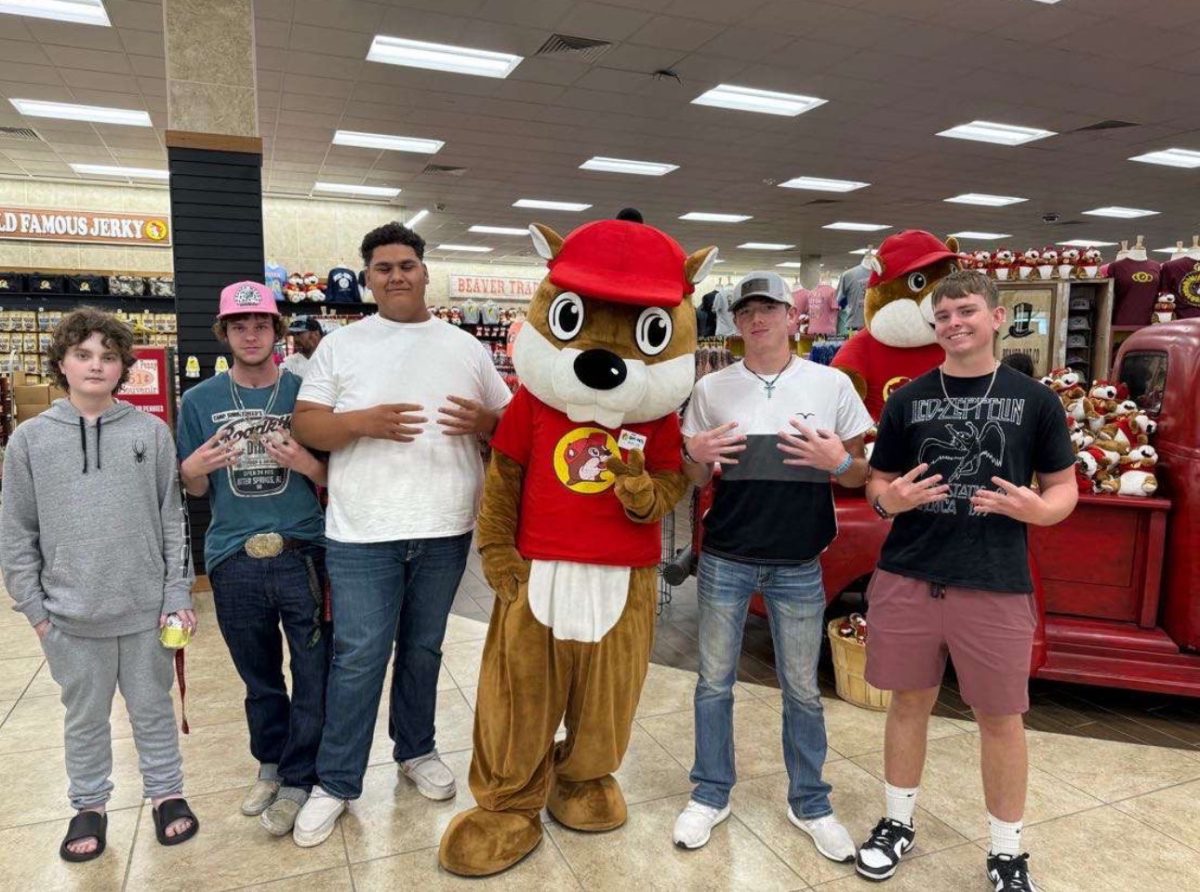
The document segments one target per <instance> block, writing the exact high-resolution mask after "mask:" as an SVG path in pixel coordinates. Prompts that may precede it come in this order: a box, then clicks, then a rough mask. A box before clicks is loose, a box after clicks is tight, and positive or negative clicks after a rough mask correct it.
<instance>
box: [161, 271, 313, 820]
mask: <svg viewBox="0 0 1200 892" xmlns="http://www.w3.org/2000/svg"><path fill="white" fill-rule="evenodd" d="M213 333H214V334H215V335H216V336H217V339H218V340H220V341H221V342H222V343H224V344H226V345H228V347H229V351H230V353H231V354H232V355H233V365H232V367H231V368H230V370H229V371H228V372H227V373H225V374H219V375H214V376H213V377H211V378H209V379H208V380H207V381H203V382H201V383H200V384H197V385H196V386H195V387H193V388H191V389H190V390H189V391H188V392H187V393H186V394H184V397H183V405H182V406H181V408H180V410H179V430H178V440H179V454H180V455H182V456H186V457H185V458H184V459H183V462H182V464H181V465H180V476H181V477H182V479H183V483H184V486H185V487H186V488H187V491H188V493H189V494H190V495H192V496H197V497H199V496H208V501H209V506H210V508H211V511H212V521H211V523H210V524H209V527H208V532H207V534H206V535H205V539H204V559H205V565H206V570H207V572H208V578H209V581H210V582H211V583H212V589H213V603H214V605H215V607H216V611H217V624H218V625H219V626H220V629H221V635H222V636H223V637H224V639H225V643H226V645H227V646H228V647H229V653H230V656H231V657H232V658H233V663H234V666H235V667H236V668H237V671H238V675H240V676H241V678H242V681H243V682H245V685H246V721H247V724H248V725H249V729H250V752H251V753H252V754H253V755H254V758H255V759H257V760H258V762H259V771H258V777H257V779H256V780H255V782H254V783H253V785H252V786H251V787H250V789H249V790H248V791H247V793H246V797H245V799H244V800H243V802H242V813H243V814H245V815H261V816H262V817H261V818H260V822H261V824H262V826H263V827H264V828H265V829H266V830H267V831H268V832H269V833H271V834H273V835H275V836H283V835H285V834H287V833H290V832H291V830H292V825H293V824H294V822H295V819H296V814H297V813H298V812H299V811H300V808H301V806H302V805H303V804H304V802H305V800H307V798H308V793H309V791H310V790H311V789H312V785H313V784H314V783H316V756H317V748H318V746H319V744H320V740H321V725H322V723H323V721H324V711H325V682H326V679H327V677H328V672H329V646H330V638H331V636H330V635H329V634H328V630H327V628H326V626H325V624H324V613H323V606H324V578H325V552H324V542H323V536H324V518H323V517H322V514H321V507H320V504H319V503H318V501H317V494H316V489H315V486H316V485H324V483H325V464H324V462H323V461H321V460H320V459H318V458H317V457H315V456H314V455H313V454H312V453H310V452H309V451H308V450H307V449H305V448H304V447H303V446H301V445H300V444H299V443H298V442H296V440H295V439H294V438H293V437H292V436H291V422H292V411H293V409H294V408H295V404H296V395H297V393H299V391H300V378H299V377H297V376H296V375H293V374H292V373H291V372H289V371H287V370H286V369H284V368H280V367H277V366H276V365H275V362H274V358H273V350H274V345H275V342H276V341H278V340H281V339H282V338H283V336H284V327H283V321H282V319H281V318H280V315H279V309H278V307H277V306H276V305H275V295H274V294H273V293H272V291H271V290H270V289H269V288H267V287H266V286H265V285H261V284H259V283H258V282H235V283H233V284H232V285H229V286H228V287H226V288H225V289H224V290H223V291H222V292H221V302H220V306H219V309H218V312H217V320H216V324H215V325H213ZM280 625H282V626H283V633H284V635H286V636H287V641H288V650H289V651H290V654H291V662H290V667H291V672H292V689H291V695H290V697H289V695H288V690H287V687H286V686H285V685H284V679H283V669H282V666H283V646H282V639H281V637H280V634H279V628H280Z"/></svg>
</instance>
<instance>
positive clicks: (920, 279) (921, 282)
mask: <svg viewBox="0 0 1200 892" xmlns="http://www.w3.org/2000/svg"><path fill="white" fill-rule="evenodd" d="M928 284H929V280H928V279H926V278H925V274H924V273H913V274H912V275H911V276H909V277H908V288H909V290H910V291H912V293H913V294H918V293H920V292H921V291H924V290H925V286H926V285H928Z"/></svg>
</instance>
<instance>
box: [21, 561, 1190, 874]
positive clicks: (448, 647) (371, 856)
mask: <svg viewBox="0 0 1200 892" xmlns="http://www.w3.org/2000/svg"><path fill="white" fill-rule="evenodd" d="M475 569H477V567H476V568H473V571H472V572H471V573H468V574H467V578H466V580H465V581H464V591H463V592H462V593H460V599H459V601H458V602H456V607H455V614H454V615H452V616H451V617H450V622H449V627H448V630H447V636H446V644H445V648H444V650H445V654H446V656H445V663H444V667H443V671H442V675H441V679H440V682H439V686H438V687H439V693H438V741H439V746H440V748H441V750H442V752H443V753H444V754H445V756H446V761H447V763H448V764H449V765H450V767H451V768H452V769H453V770H454V771H455V773H456V774H457V775H458V777H459V778H460V779H463V782H462V783H461V784H460V788H459V793H458V797H457V799H456V800H454V801H451V802H446V803H435V802H430V801H428V800H426V799H423V798H422V797H421V796H419V795H418V794H417V793H416V792H415V791H414V790H413V789H412V788H411V787H410V786H409V785H408V784H407V783H406V782H404V781H402V780H398V779H397V776H396V772H395V770H394V769H393V768H392V766H391V762H390V758H389V748H388V743H389V741H388V739H387V730H386V726H385V724H384V722H379V723H378V724H377V726H376V734H375V740H374V746H373V748H372V752H371V759H370V766H369V768H368V770H367V776H366V783H365V789H364V793H363V797H362V798H361V799H360V800H358V801H357V802H355V803H354V804H353V806H352V807H351V809H350V811H349V813H348V815H347V816H346V817H345V818H344V819H343V820H342V821H341V823H340V825H339V827H338V829H337V830H336V832H335V833H334V835H333V837H332V838H331V839H330V840H329V842H328V843H326V844H325V845H323V846H320V847H318V848H315V849H299V848H297V847H296V846H295V845H293V844H292V842H291V841H290V839H282V840H278V839H274V838H271V837H269V836H267V835H266V834H265V833H264V832H262V831H261V830H260V829H259V828H258V826H257V823H256V821H255V820H254V819H252V818H245V817H242V815H241V814H240V813H239V812H238V808H237V806H238V803H239V802H240V799H241V795H242V790H243V788H244V786H245V785H246V784H247V782H248V781H249V780H250V779H251V778H252V777H253V774H254V767H255V766H254V763H253V761H252V760H251V758H250V756H249V753H248V752H247V747H246V732H245V727H244V721H243V716H242V707H241V696H242V689H241V685H240V683H239V681H238V680H237V677H236V675H235V674H234V671H233V667H232V665H231V663H230V661H229V657H228V654H227V653H226V651H225V649H224V646H223V644H222V642H221V640H220V637H219V635H218V634H217V633H216V625H215V620H214V617H213V615H212V606H211V600H210V599H209V598H208V597H207V596H206V595H200V596H199V599H198V604H199V609H200V613H201V622H202V630H201V633H200V635H199V636H198V637H197V638H196V639H195V641H194V642H193V644H192V645H191V646H190V647H189V650H188V667H189V676H188V678H189V698H188V716H189V719H190V721H191V726H192V733H191V734H190V735H189V736H187V737H185V738H183V744H182V746H183V752H184V769H185V773H186V778H187V793H188V797H189V800H190V801H191V803H192V806H193V808H194V809H195V810H196V813H197V814H198V815H199V816H200V818H201V820H202V822H203V828H202V830H201V833H200V834H199V836H198V837H197V838H196V839H195V840H194V841H192V842H189V843H188V844H186V845H183V846H179V847H178V848H171V849H167V848H163V847H161V846H159V845H158V844H157V843H156V842H155V840H154V833H153V825H152V822H151V819H150V812H149V808H148V807H147V806H146V804H145V803H143V802H142V801H141V800H140V799H139V793H140V782H139V778H138V772H137V755H136V752H135V750H134V747H133V741H132V740H131V735H130V732H129V727H128V722H127V719H126V715H125V711H124V707H123V704H122V703H121V702H120V699H119V697H118V699H117V702H116V704H115V705H114V710H113V737H114V743H113V750H114V781H115V783H116V790H115V793H114V796H113V800H112V803H111V814H112V817H111V819H110V823H109V834H108V839H109V844H108V851H107V852H106V853H105V855H104V856H103V857H102V858H100V859H98V860H97V861H94V862H91V863H88V864H82V865H70V864H66V863H64V862H63V861H61V860H60V859H59V858H58V855H57V848H58V843H59V840H60V838H61V836H62V833H63V831H64V830H65V826H66V818H68V817H69V816H70V814H71V811H70V809H69V807H68V806H67V802H66V798H65V790H66V777H65V773H64V770H63V764H62V759H63V750H62V741H61V736H62V708H61V706H60V705H59V703H58V699H57V691H56V688H55V686H54V684H53V682H52V681H51V680H50V679H49V677H48V675H47V672H46V669H45V666H44V665H43V660H42V659H41V656H40V650H39V648H38V645H37V643H36V641H35V640H34V636H33V633H32V632H31V631H30V630H29V629H28V628H27V627H26V626H25V625H24V619H23V618H22V617H20V616H18V615H16V614H13V613H11V612H10V611H8V610H2V611H0V765H2V766H3V771H2V776H3V783H2V784H0V888H3V889H5V890H7V889H12V890H42V889H46V890H69V889H80V890H89V892H90V890H97V892H104V890H143V889H147V890H148V889H156V890H158V889H162V890H170V889H188V890H221V889H239V888H255V889H271V888H274V889H280V890H282V889H295V888H297V884H296V881H297V880H299V882H300V883H301V884H302V886H300V888H303V889H305V890H306V892H321V890H368V889H370V890H374V889H379V890H392V889H419V890H427V889H428V890H440V889H450V888H460V887H461V888H467V887H469V886H471V885H474V886H475V887H477V888H482V887H487V888H496V889H518V888H519V889H522V890H526V889H554V890H558V889H569V888H583V889H614V890H621V892H626V890H640V889H663V888H674V889H680V890H682V889H687V890H692V889H752V890H773V889H779V890H792V889H810V888H818V889H830V890H834V889H836V890H842V889H852V888H859V889H867V888H869V886H868V884H866V883H865V882H863V881H862V880H860V879H858V878H857V877H855V876H854V875H853V871H852V869H851V868H850V867H847V866H845V865H838V864H832V863H830V862H829V861H826V860H825V859H823V858H821V857H820V856H818V855H817V854H816V852H815V851H814V850H813V848H812V846H811V844H810V843H809V842H808V840H807V838H806V837H804V836H802V835H801V834H800V833H799V831H797V830H796V829H795V828H793V827H792V826H791V825H790V824H789V823H788V821H787V818H786V813H785V811H786V799H785V796H786V789H787V779H786V775H785V773H784V769H783V760H782V757H781V754H780V742H779V741H780V721H781V716H780V700H779V692H778V691H777V690H776V689H774V688H772V687H768V686H766V685H763V684H756V683H748V682H745V681H743V682H739V683H738V685H737V688H736V691H735V694H736V700H735V708H734V723H735V728H736V740H737V747H738V748H737V768H738V777H739V784H738V786H737V787H736V788H735V790H734V794H733V806H734V813H733V817H732V818H731V819H730V820H729V821H727V822H726V823H724V824H722V825H721V826H720V827H719V828H717V829H716V830H715V831H714V833H713V837H712V841H711V842H710V843H709V845H708V846H707V847H706V848H704V849H702V850H699V851H696V852H683V851H679V850H677V849H675V848H674V847H673V846H672V845H671V843H670V831H671V825H672V823H673V821H674V819H675V815H676V814H677V813H678V811H679V809H680V808H682V806H683V804H684V803H685V802H686V801H687V794H688V791H689V789H690V784H689V782H688V777H687V774H688V768H689V767H690V762H691V756H692V711H691V697H692V687H693V684H694V676H693V674H692V673H691V672H690V671H688V670H686V669H676V668H672V667H670V666H666V665H661V664H656V665H652V666H651V669H650V673H649V677H648V681H647V686H646V690H645V692H644V694H643V696H642V700H641V705H640V708H639V710H638V717H637V722H636V727H635V728H634V733H633V738H632V741H631V745H630V749H629V753H628V755H627V757H626V759H625V763H624V765H623V766H622V768H621V771H620V774H619V777H620V780H621V783H622V785H623V788H624V790H625V794H626V798H627V800H628V802H629V822H628V823H627V824H626V825H625V826H624V827H623V828H621V829H620V830H617V831H614V832H612V833H608V834H600V835H584V834H579V833H574V832H572V831H569V830H566V829H564V828H562V827H559V826H557V825H555V824H554V823H553V821H550V820H549V819H547V821H548V823H547V829H548V832H547V834H546V839H545V841H544V842H543V844H542V845H541V847H540V848H539V849H538V850H537V851H536V852H535V853H534V854H533V855H532V856H530V857H529V858H528V859H526V860H525V861H524V862H522V863H521V864H520V865H519V866H518V867H517V868H515V869H514V870H512V871H510V872H509V873H507V874H505V875H503V876H501V877H498V878H494V879H492V880H486V881H463V880H460V879H458V878H456V877H453V876H450V875H448V874H446V873H444V872H442V871H440V870H439V868H438V866H437V844H438V840H439V838H440V836H441V833H442V830H443V829H444V828H445V826H446V824H447V823H448V822H449V820H450V819H451V817H452V816H453V815H454V814H455V813H457V812H458V811H460V810H462V809H464V808H467V807H469V806H470V805H471V804H472V802H473V800H472V798H471V794H470V791H469V790H468V789H467V786H466V783H465V778H466V773H467V767H468V765H469V763H470V755H471V754H470V746H471V728H472V722H473V710H474V703H475V683H476V677H475V676H476V674H477V672H478V666H479V656H480V652H481V650H482V646H483V638H484V634H485V631H486V625H485V623H484V622H483V621H482V620H483V618H484V616H486V608H487V602H486V597H487V594H488V593H487V590H486V587H484V586H482V583H481V582H480V580H479V578H478V577H477V576H476V575H475V573H474V570H475ZM825 708H826V721H827V725H828V728H829V742H830V750H829V759H828V762H827V765H826V778H827V779H828V780H829V781H830V783H832V784H833V787H834V794H833V798H834V806H835V808H836V810H837V812H838V814H839V815H840V816H841V817H842V819H843V820H844V821H845V822H846V824H847V825H848V826H849V828H850V830H851V832H852V834H853V835H854V836H855V837H856V838H861V837H863V836H864V835H865V833H866V832H867V831H868V830H869V829H870V827H871V826H872V825H873V824H874V822H875V820H876V819H877V818H878V815H879V812H880V809H881V805H882V803H881V799H882V781H881V780H880V775H881V773H882V753H881V748H882V743H883V721H882V716H881V715H879V714H878V713H872V712H866V711H864V710H861V709H858V708H857V707H854V706H851V705H849V704H847V703H844V702H842V701H840V700H836V699H827V700H826V703H825ZM380 716H381V717H383V718H386V706H383V707H381V710H380ZM930 738H931V740H930V744H929V767H928V773H927V777H926V782H925V785H924V788H923V790H922V793H921V798H920V808H919V811H918V818H917V820H918V828H919V834H918V842H917V847H916V849H915V850H914V852H913V854H912V855H911V856H910V857H909V859H907V860H906V863H905V865H904V868H903V869H902V870H901V872H900V873H899V875H898V876H897V877H896V879H895V880H893V881H892V882H891V883H890V885H889V886H888V887H886V888H889V889H893V890H897V892H899V890H922V892H936V890H972V889H978V890H981V892H982V890H985V889H988V888H990V886H989V885H988V884H987V881H986V879H985V878H984V875H983V871H982V865H983V857H984V853H983V849H984V847H985V846H986V838H985V837H986V822H985V819H984V813H983V806H982V803H981V799H980V786H979V780H978V744H977V737H976V735H975V730H974V725H973V724H972V723H970V722H968V721H962V720H959V719H948V718H935V719H934V720H933V722H932V724H931V728H930ZM1030 753H1031V758H1032V765H1033V768H1032V771H1031V784H1030V798H1029V809H1028V825H1027V826H1028V831H1027V833H1026V839H1027V842H1028V847H1029V849H1030V850H1031V851H1032V852H1033V853H1034V856H1035V860H1034V866H1035V876H1036V877H1037V878H1038V879H1039V880H1040V882H1041V884H1042V886H1043V887H1044V888H1045V889H1046V890H1050V892H1053V890H1096V889H1114V890H1116V889H1119V890H1126V889H1138V888H1140V889H1154V888H1159V889H1164V890H1167V889H1170V890H1190V889H1200V830H1198V829H1197V828H1198V827H1200V753H1198V752H1197V751H1196V750H1194V749H1193V750H1188V749H1180V748H1172V747H1157V746H1151V745H1146V744H1139V743H1128V742H1121V741H1111V740H1097V739H1092V738H1088V737H1085V736H1078V735H1065V734H1058V733H1049V732H1044V731H1031V732H1030ZM1105 878H1107V879H1105Z"/></svg>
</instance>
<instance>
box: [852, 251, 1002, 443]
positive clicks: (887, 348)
mask: <svg viewBox="0 0 1200 892" xmlns="http://www.w3.org/2000/svg"><path fill="white" fill-rule="evenodd" d="M983 253H986V252H983ZM960 257H961V255H960V254H959V253H958V242H957V241H956V240H955V239H954V238H953V237H951V238H948V239H947V240H946V241H945V242H943V241H942V240H941V239H939V238H938V237H937V236H935V235H932V234H931V233H928V232H925V231H924V230H920V229H909V230H905V231H904V232H899V233H896V234H895V235H892V236H888V237H887V238H886V239H884V241H883V244H881V245H880V246H879V252H878V253H877V254H876V255H875V256H874V257H871V258H869V260H868V263H869V265H870V266H871V269H872V272H871V278H870V279H868V280H867V292H866V297H865V304H864V307H865V312H864V319H865V320H866V328H863V329H862V330H860V331H858V332H856V333H855V334H854V335H853V336H851V338H850V339H849V340H847V341H846V343H845V344H843V345H842V347H841V349H840V350H838V352H837V354H836V355H835V356H834V357H833V361H832V362H831V363H830V365H832V366H833V367H834V368H838V369H841V370H842V371H843V372H845V373H846V374H847V375H849V376H850V379H851V380H852V381H853V382H854V388H855V390H857V391H858V395H859V397H861V398H862V400H863V402H864V403H865V404H866V407H867V411H868V412H870V413H871V417H872V418H874V419H875V420H877V421H878V420H879V415H880V413H881V412H882V411H883V404H884V403H885V402H886V401H887V398H888V396H890V395H891V393H892V391H893V390H895V389H896V388H897V387H900V386H901V385H903V384H907V383H908V382H909V381H911V380H912V379H913V378H916V377H917V376H918V375H922V374H924V373H925V372H927V371H929V370H930V369H932V368H934V367H935V366H936V365H938V363H940V362H941V361H942V360H943V359H944V358H945V355H946V354H945V352H944V351H943V350H942V348H941V347H940V346H938V344H937V340H936V338H935V337H934V334H933V307H932V301H931V299H930V293H931V292H932V291H933V287H934V285H936V284H937V283H938V282H939V281H940V280H942V279H944V278H945V277H946V276H948V275H949V274H950V273H951V272H953V271H954V270H956V269H958V267H959V260H960Z"/></svg>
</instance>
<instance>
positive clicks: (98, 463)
mask: <svg viewBox="0 0 1200 892" xmlns="http://www.w3.org/2000/svg"><path fill="white" fill-rule="evenodd" d="M102 424H104V419H103V418H97V419H96V470H97V471H99V470H100V426H101V425H102Z"/></svg>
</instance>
